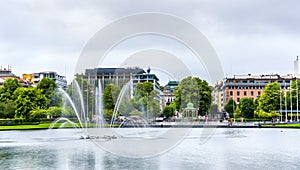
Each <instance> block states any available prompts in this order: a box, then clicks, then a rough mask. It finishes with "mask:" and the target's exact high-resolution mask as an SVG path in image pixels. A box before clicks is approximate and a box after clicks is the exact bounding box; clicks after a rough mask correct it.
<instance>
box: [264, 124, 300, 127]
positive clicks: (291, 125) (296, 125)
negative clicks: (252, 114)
mask: <svg viewBox="0 0 300 170" xmlns="http://www.w3.org/2000/svg"><path fill="white" fill-rule="evenodd" d="M261 127H262V128H300V124H275V126H273V125H261Z"/></svg>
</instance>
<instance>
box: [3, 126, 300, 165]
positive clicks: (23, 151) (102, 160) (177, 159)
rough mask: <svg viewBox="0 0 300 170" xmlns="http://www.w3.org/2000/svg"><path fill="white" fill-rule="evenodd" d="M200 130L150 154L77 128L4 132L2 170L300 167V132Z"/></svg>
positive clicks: (230, 129)
mask: <svg viewBox="0 0 300 170" xmlns="http://www.w3.org/2000/svg"><path fill="white" fill-rule="evenodd" d="M163 129H165V128H163ZM123 130H124V131H130V129H127V128H125V129H123ZM150 130H153V131H161V130H162V129H160V128H150ZM202 131H203V128H193V129H191V131H190V132H189V133H188V134H187V135H186V136H185V137H184V138H183V140H182V141H181V142H180V143H178V144H177V145H176V146H175V147H173V148H172V149H171V150H169V151H166V152H165V153H161V154H160V155H157V156H153V157H150V158H129V157H122V156H118V155H115V154H112V153H109V152H106V151H104V150H102V149H100V148H99V147H98V146H97V145H96V144H95V143H94V142H93V141H92V140H86V139H84V140H82V139H79V138H80V136H81V135H82V132H81V130H78V129H55V130H54V129H51V130H35V131H1V132H0V169H5V170H7V169H39V170H40V169H47V170H48V169H114V170H115V169H122V170H124V169H139V170H140V169H147V170H152V169H153V170H157V169H173V170H174V169H185V170H191V169H299V168H300V161H299V158H300V130H297V129H258V128H253V129H246V128H218V129H214V133H213V134H212V135H211V136H210V137H209V138H207V140H205V142H203V141H200V139H199V134H201V132H202ZM125 147H126V146H125ZM130 149H132V150H135V149H138V147H137V148H130Z"/></svg>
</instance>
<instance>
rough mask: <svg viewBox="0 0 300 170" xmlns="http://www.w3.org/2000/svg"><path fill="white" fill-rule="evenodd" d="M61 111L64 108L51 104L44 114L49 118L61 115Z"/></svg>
mask: <svg viewBox="0 0 300 170" xmlns="http://www.w3.org/2000/svg"><path fill="white" fill-rule="evenodd" d="M63 111H64V109H63V108H62V107H56V106H52V107H49V108H48V110H47V112H46V114H47V116H50V117H51V118H57V117H61V116H62V115H63Z"/></svg>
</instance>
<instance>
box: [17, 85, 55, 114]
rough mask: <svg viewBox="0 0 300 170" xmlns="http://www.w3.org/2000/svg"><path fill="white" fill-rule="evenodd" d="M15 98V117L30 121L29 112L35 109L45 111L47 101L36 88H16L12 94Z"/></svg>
mask: <svg viewBox="0 0 300 170" xmlns="http://www.w3.org/2000/svg"><path fill="white" fill-rule="evenodd" d="M14 96H16V100H15V103H16V108H17V109H16V111H15V117H17V118H24V119H30V112H31V111H32V110H35V109H47V107H48V105H49V104H48V103H49V100H48V99H47V98H46V96H45V95H44V94H42V92H41V90H39V89H36V88H27V89H26V88H18V89H17V90H16V91H15V92H14Z"/></svg>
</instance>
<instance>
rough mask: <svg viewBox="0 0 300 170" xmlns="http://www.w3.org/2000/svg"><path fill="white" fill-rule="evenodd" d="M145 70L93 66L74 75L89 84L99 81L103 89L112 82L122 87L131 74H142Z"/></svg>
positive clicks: (131, 77)
mask: <svg viewBox="0 0 300 170" xmlns="http://www.w3.org/2000/svg"><path fill="white" fill-rule="evenodd" d="M143 73H145V71H144V70H143V69H141V68H138V67H135V68H94V69H86V70H85V73H84V74H81V75H79V74H77V75H76V77H80V78H83V79H84V80H86V81H88V82H89V83H90V84H98V82H100V83H101V87H102V89H105V87H106V85H108V84H114V85H116V86H119V87H121V88H122V87H123V86H124V85H125V84H126V83H128V82H129V81H132V79H133V75H135V74H143Z"/></svg>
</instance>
